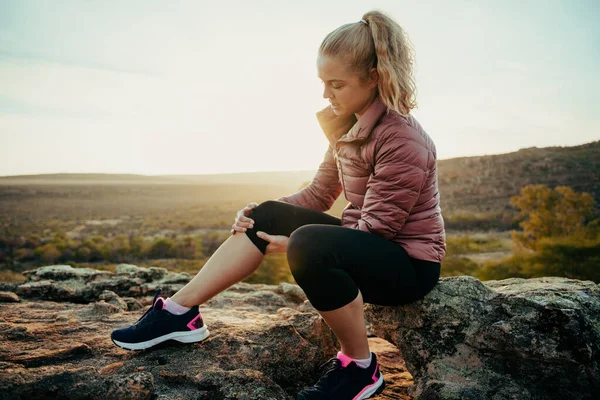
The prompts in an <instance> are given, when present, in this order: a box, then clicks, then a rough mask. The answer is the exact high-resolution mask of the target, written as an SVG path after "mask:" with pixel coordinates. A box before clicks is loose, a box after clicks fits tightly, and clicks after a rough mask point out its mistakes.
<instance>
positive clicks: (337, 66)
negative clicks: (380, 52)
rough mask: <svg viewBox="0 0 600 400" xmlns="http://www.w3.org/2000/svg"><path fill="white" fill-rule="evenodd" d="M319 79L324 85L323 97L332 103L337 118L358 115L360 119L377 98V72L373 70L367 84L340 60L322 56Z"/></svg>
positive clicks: (320, 56)
mask: <svg viewBox="0 0 600 400" xmlns="http://www.w3.org/2000/svg"><path fill="white" fill-rule="evenodd" d="M317 71H318V76H319V79H321V81H322V82H323V84H324V90H323V97H324V98H326V99H328V100H329V102H330V103H331V108H332V110H333V112H334V113H335V115H337V116H340V117H342V116H349V115H352V114H355V115H356V118H360V116H361V115H362V114H364V112H365V111H366V110H367V108H368V107H369V105H371V103H372V102H373V100H374V99H375V97H376V96H377V77H378V75H377V70H376V69H375V68H371V74H370V76H369V79H368V80H367V81H366V82H362V81H361V80H360V79H359V76H358V75H357V74H356V73H354V72H352V71H350V70H349V68H348V67H347V65H345V64H344V63H343V62H342V61H341V60H340V59H339V58H332V57H329V56H326V55H322V54H320V55H319V56H318V57H317Z"/></svg>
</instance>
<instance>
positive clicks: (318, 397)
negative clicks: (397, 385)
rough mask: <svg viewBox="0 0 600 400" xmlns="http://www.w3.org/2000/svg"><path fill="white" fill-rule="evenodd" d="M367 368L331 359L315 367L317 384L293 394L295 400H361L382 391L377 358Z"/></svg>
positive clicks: (346, 359) (382, 386) (383, 385)
mask: <svg viewBox="0 0 600 400" xmlns="http://www.w3.org/2000/svg"><path fill="white" fill-rule="evenodd" d="M371 354H372V355H373V358H372V360H371V365H369V367H368V368H361V367H359V366H358V365H356V363H355V362H354V360H352V359H351V358H348V357H345V356H343V357H342V358H338V357H333V358H330V359H329V360H328V361H327V362H325V363H324V364H322V365H321V366H320V367H319V368H320V370H321V372H322V375H321V378H320V379H319V381H318V382H317V383H316V384H315V385H314V386H311V387H309V388H306V389H304V390H302V391H301V392H300V393H298V394H297V396H296V400H333V399H335V400H363V399H368V398H370V397H372V396H374V395H376V394H379V393H381V392H383V389H384V388H385V382H384V381H383V375H382V374H381V372H380V371H379V364H378V363H377V356H376V355H375V353H371Z"/></svg>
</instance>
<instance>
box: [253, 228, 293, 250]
mask: <svg viewBox="0 0 600 400" xmlns="http://www.w3.org/2000/svg"><path fill="white" fill-rule="evenodd" d="M256 236H258V237H259V238H261V239H263V240H266V241H267V242H269V244H268V245H267V249H266V251H265V254H270V253H285V252H286V251H287V245H288V241H289V240H290V238H289V237H287V236H283V235H269V234H268V233H265V232H261V231H258V232H256Z"/></svg>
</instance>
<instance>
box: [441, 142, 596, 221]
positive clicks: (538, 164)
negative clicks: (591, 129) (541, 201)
mask: <svg viewBox="0 0 600 400" xmlns="http://www.w3.org/2000/svg"><path fill="white" fill-rule="evenodd" d="M438 179H439V182H438V183H439V190H440V196H441V203H442V208H443V209H445V210H451V211H453V210H463V211H471V212H485V211H498V210H502V209H508V208H510V205H509V198H510V196H512V195H515V194H518V193H519V191H520V189H521V188H522V187H523V186H525V185H528V184H545V185H548V186H550V187H555V186H557V185H565V186H570V187H572V188H573V190H575V191H578V192H581V191H584V192H588V193H590V194H591V195H592V196H594V198H595V199H596V206H600V140H598V141H594V142H591V143H586V144H583V145H579V146H570V147H568V146H554V147H542V148H537V147H528V148H524V149H520V150H519V151H516V152H512V153H505V154H497V155H486V156H476V157H459V158H451V159H447V160H440V161H439V162H438Z"/></svg>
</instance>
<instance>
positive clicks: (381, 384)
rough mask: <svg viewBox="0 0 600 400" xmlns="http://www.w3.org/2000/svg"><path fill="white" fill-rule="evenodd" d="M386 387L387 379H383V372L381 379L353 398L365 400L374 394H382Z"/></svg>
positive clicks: (354, 399)
mask: <svg viewBox="0 0 600 400" xmlns="http://www.w3.org/2000/svg"><path fill="white" fill-rule="evenodd" d="M383 389H385V381H384V380H383V374H382V375H380V376H379V380H378V381H377V382H376V383H374V384H373V386H371V387H370V388H368V389H367V390H365V391H364V392H362V393H361V394H360V395H359V396H357V397H355V398H353V399H352V400H364V399H368V398H370V397H371V396H373V395H376V394H380V393H381V392H383Z"/></svg>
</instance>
